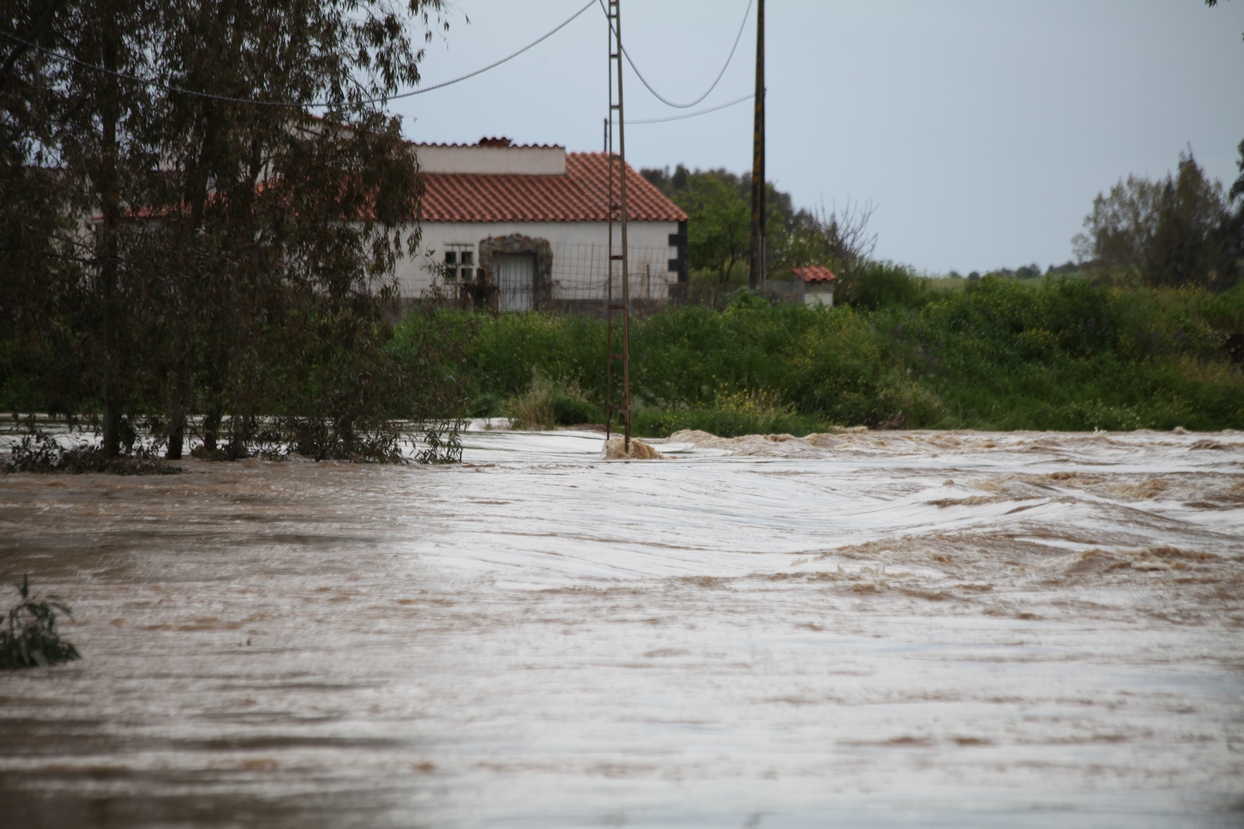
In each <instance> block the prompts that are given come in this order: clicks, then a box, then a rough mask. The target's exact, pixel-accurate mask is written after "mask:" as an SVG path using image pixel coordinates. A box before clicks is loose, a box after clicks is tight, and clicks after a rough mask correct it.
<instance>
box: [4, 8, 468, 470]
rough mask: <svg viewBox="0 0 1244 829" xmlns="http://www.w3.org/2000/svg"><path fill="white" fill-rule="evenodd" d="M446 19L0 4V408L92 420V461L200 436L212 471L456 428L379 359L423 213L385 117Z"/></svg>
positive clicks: (386, 444) (335, 453) (423, 388)
mask: <svg viewBox="0 0 1244 829" xmlns="http://www.w3.org/2000/svg"><path fill="white" fill-rule="evenodd" d="M441 8H442V3H441V2H440V0H411V2H408V3H405V4H392V3H388V2H383V0H313V2H288V0H276V1H274V2H268V3H242V2H236V0H226V1H225V2H221V3H206V4H204V3H195V2H188V0H55V2H38V1H37V0H15V1H14V2H12V3H9V4H7V5H6V7H5V11H4V13H3V15H0V33H9V32H11V33H13V34H12V35H8V34H6V38H7V39H6V40H5V41H4V43H3V46H2V47H0V56H2V57H3V63H4V67H3V71H0V404H2V405H3V406H5V408H8V409H9V410H10V411H25V412H30V411H39V412H52V413H55V414H57V415H61V416H65V417H69V418H73V417H75V416H80V415H81V416H86V417H88V418H91V419H94V420H95V422H96V423H97V424H98V427H99V431H100V435H101V448H102V450H103V455H104V457H105V459H113V458H115V457H116V456H117V455H118V454H121V453H122V452H123V451H124V450H127V449H129V450H130V451H131V452H132V449H133V446H134V438H135V435H136V433H140V432H147V433H151V434H155V435H156V436H158V439H159V442H160V443H161V444H163V448H164V450H165V452H166V454H167V455H168V457H169V458H174V459H175V458H180V457H181V456H182V452H183V449H184V447H185V444H186V437H187V432H188V430H189V429H191V428H194V429H197V430H198V431H199V434H200V436H201V438H202V445H201V451H202V452H204V453H205V454H207V455H208V456H217V457H240V456H244V455H247V454H252V453H255V452H257V451H263V448H264V446H266V445H272V444H274V443H280V444H282V445H287V446H290V445H292V446H294V447H296V448H298V449H299V450H301V451H303V452H306V453H310V454H313V455H315V456H316V457H355V458H369V459H378V460H384V459H392V458H395V457H398V452H397V444H398V442H399V441H401V440H402V439H403V437H404V436H403V435H400V434H398V432H397V431H396V430H395V428H394V424H395V423H397V422H399V420H400V419H404V418H418V419H421V420H427V419H428V418H433V417H437V416H440V415H444V414H446V413H450V414H452V412H453V410H454V407H455V404H456V403H457V402H458V401H457V397H456V394H457V392H456V389H455V387H454V386H453V385H452V384H449V385H446V384H444V383H442V382H440V380H442V379H443V378H438V377H434V376H429V375H425V374H420V373H418V369H419V365H420V364H419V362H418V360H413V359H412V360H399V359H397V358H396V357H395V356H394V355H392V354H390V353H389V352H388V351H386V350H385V348H384V345H385V344H386V343H387V342H388V340H389V335H390V327H389V324H388V321H387V319H388V316H387V315H388V313H389V312H390V310H391V308H392V303H393V300H394V299H395V293H396V284H395V281H394V277H393V265H394V262H395V261H396V258H397V257H398V256H401V255H403V252H404V251H409V250H410V249H411V248H412V247H413V246H414V245H415V243H416V239H417V236H416V235H415V234H412V233H410V230H411V228H412V226H413V224H412V223H413V221H414V217H415V216H416V215H417V205H418V199H419V196H420V193H421V184H420V181H419V178H418V175H417V164H416V160H415V158H414V156H413V154H412V153H411V152H410V150H409V147H408V146H407V145H406V143H405V142H404V141H403V140H402V137H401V125H400V121H399V120H398V119H396V118H393V117H390V116H389V115H388V114H387V113H386V111H385V100H386V97H387V96H388V95H392V94H394V93H396V92H397V91H398V90H399V88H402V87H408V86H410V85H412V84H414V83H415V82H416V81H417V80H418V78H419V72H418V64H419V60H420V58H421V57H422V50H421V49H420V48H419V46H418V44H417V41H416V35H417V34H418V33H419V32H421V31H422V32H423V33H424V34H425V36H427V37H430V36H431V32H432V30H433V28H435V27H436V26H437V25H438V15H439V14H440V11H441ZM441 22H443V21H441ZM312 111H317V112H319V113H321V114H320V116H319V117H313V116H312V114H311V112H312ZM196 415H198V416H200V417H199V418H197V419H196V420H195V421H194V422H192V421H191V418H193V417H194V416H196ZM429 435H431V437H432V440H431V443H432V444H435V442H436V437H437V435H438V433H437V432H435V431H433V432H430V433H429ZM428 448H432V449H433V450H435V449H436V448H437V447H436V446H435V445H432V446H431V447H428V446H425V451H426V450H427V449H428ZM434 454H435V452H434ZM451 454H452V453H451Z"/></svg>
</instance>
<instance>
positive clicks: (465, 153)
mask: <svg viewBox="0 0 1244 829" xmlns="http://www.w3.org/2000/svg"><path fill="white" fill-rule="evenodd" d="M415 154H416V155H417V156H418V157H419V168H420V170H422V171H423V172H425V173H465V174H471V175H489V174H498V173H516V174H520V175H529V176H564V175H565V174H566V148H565V147H480V146H467V147H464V146H460V145H459V146H452V145H450V146H441V145H436V144H417V145H415Z"/></svg>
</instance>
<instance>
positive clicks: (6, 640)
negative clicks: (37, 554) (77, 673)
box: [0, 576, 82, 670]
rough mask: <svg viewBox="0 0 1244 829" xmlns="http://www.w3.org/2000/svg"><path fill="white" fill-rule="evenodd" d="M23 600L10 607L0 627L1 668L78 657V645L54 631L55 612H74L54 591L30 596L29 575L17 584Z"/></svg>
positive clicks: (45, 663)
mask: <svg viewBox="0 0 1244 829" xmlns="http://www.w3.org/2000/svg"><path fill="white" fill-rule="evenodd" d="M18 591H19V592H20V593H21V595H22V600H21V602H19V603H18V604H17V606H16V607H14V608H13V609H12V610H10V611H9V621H8V625H7V626H6V627H5V628H4V629H3V630H0V670H11V669H14V668H33V667H35V666H41V667H44V668H46V667H48V666H49V665H56V664H59V663H61V662H71V661H73V660H75V659H81V658H82V655H81V654H80V653H78V649H77V648H75V647H74V646H73V645H71V644H70V643H69V642H66V641H64V640H62V639H61V638H60V634H59V633H57V631H56V614H57V612H60V613H64V614H65V615H66V616H68V617H70V618H71V619H72V618H73V613H72V612H71V611H70V610H69V608H68V607H67V606H65V605H64V604H62V603H61V601H60V599H59V598H58V597H56V596H53V595H50V594H49V595H48V596H45V597H44V599H43V601H35V600H34V599H32V598H31V597H30V576H26V577H24V578H23V579H22V584H21V586H20V587H19V588H18Z"/></svg>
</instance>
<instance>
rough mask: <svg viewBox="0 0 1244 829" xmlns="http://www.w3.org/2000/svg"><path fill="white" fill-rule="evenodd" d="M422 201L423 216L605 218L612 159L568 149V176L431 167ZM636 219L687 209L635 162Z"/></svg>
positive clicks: (665, 217)
mask: <svg viewBox="0 0 1244 829" xmlns="http://www.w3.org/2000/svg"><path fill="white" fill-rule="evenodd" d="M423 181H424V185H425V187H426V192H425V193H424V196H423V199H422V200H421V202H420V206H419V217H420V219H421V220H423V221H425V222H604V221H608V219H609V216H608V212H607V209H606V201H607V198H608V191H609V164H608V158H607V156H606V155H605V154H604V153H567V155H566V174H565V175H564V176H548V175H522V174H516V173H507V174H464V173H427V174H425V175H424V176H423ZM626 200H627V205H628V210H629V216H630V219H631V220H632V221H640V222H644V221H648V222H680V221H683V220H685V219H686V218H687V214H686V213H684V212H682V210H680V209H678V206H677V205H675V204H674V203H673V202H671V201H670V200H669V199H667V198H666V197H665V196H664V195H662V194H661V191H660V190H657V188H656V187H653V186H652V185H651V184H650V183H649V182H648V181H647V180H645V179H644V178H643V176H641V175H639V174H638V173H636V172H635V171H634V170H633V169H632V168H631V167H629V166H628V167H627V168H626Z"/></svg>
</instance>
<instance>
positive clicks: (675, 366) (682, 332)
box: [395, 264, 1244, 436]
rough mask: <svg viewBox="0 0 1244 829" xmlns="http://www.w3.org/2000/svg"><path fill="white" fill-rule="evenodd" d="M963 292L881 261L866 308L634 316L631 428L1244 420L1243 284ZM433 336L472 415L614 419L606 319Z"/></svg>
mask: <svg viewBox="0 0 1244 829" xmlns="http://www.w3.org/2000/svg"><path fill="white" fill-rule="evenodd" d="M870 281H875V282H876V283H877V284H875V285H869V282H870ZM963 283H964V284H962V285H961V286H959V287H957V288H954V289H948V288H939V287H935V286H933V285H930V284H929V283H928V282H927V281H926V280H923V279H922V278H920V277H917V276H914V275H913V274H911V273H910V272H908V271H906V270H905V269H903V268H900V267H897V266H893V265H887V264H879V265H873V266H870V267H869V268H866V269H864V272H863V274H862V275H861V277H860V278H859V282H858V283H857V287H856V291H857V294H858V296H859V298H860V299H859V300H858V301H857V305H856V306H854V307H852V306H844V307H838V308H817V309H812V308H805V307H801V306H794V305H773V304H770V303H769V302H768V301H766V300H765V299H763V298H761V297H758V296H755V295H752V294H747V293H740V294H738V295H737V296H736V298H735V299H734V301H733V302H732V304H730V306H729V307H728V308H727V309H726V310H725V311H720V312H719V311H714V310H711V309H708V308H704V307H697V306H683V307H671V308H669V309H667V310H665V311H662V312H659V313H657V314H654V315H652V316H651V317H649V318H647V319H643V320H636V321H634V323H633V328H632V346H631V353H632V361H633V364H632V394H633V397H634V401H635V402H634V409H633V425H634V428H635V431H636V433H637V434H640V435H649V436H665V435H668V434H670V433H671V432H673V431H675V430H678V429H686V428H695V429H703V430H705V431H709V432H713V433H715V434H719V435H723V436H729V435H738V434H746V433H765V432H790V433H797V434H806V433H808V432H812V431H820V430H826V429H830V428H833V427H835V426H854V425H862V426H869V427H872V428H975V429H1004V430H1011V429H1037V430H1091V429H1110V430H1130V429H1139V428H1153V429H1171V428H1175V427H1179V426H1182V427H1184V428H1188V429H1195V430H1213V429H1223V428H1244V372H1242V371H1241V361H1240V358H1241V355H1240V354H1239V353H1238V348H1239V341H1240V339H1241V335H1242V334H1244V285H1237V286H1236V287H1235V288H1233V289H1232V290H1230V291H1226V292H1223V293H1219V294H1211V293H1209V292H1207V291H1205V290H1203V289H1199V288H1195V287H1184V288H1163V287H1150V286H1144V285H1135V284H1115V283H1111V282H1110V281H1107V280H1097V281H1090V280H1088V279H1085V278H1077V277H1059V276H1051V277H1049V278H1047V279H1045V280H1044V281H1043V282H1041V283H1039V284H1036V285H1031V284H1025V283H1021V282H1018V281H1015V280H1010V279H1004V278H998V277H993V276H986V277H984V278H982V279H979V280H964V281H963ZM430 329H434V331H435V333H433V332H432V331H431V330H430ZM428 337H433V338H436V339H442V340H455V339H456V340H458V341H459V342H460V349H461V354H462V356H463V361H462V362H461V363H456V364H455V365H454V366H453V368H455V369H456V368H458V367H461V368H462V369H463V371H464V372H465V376H464V377H463V382H464V386H465V393H466V394H467V396H468V398H469V400H470V406H471V409H472V414H473V415H475V416H493V415H508V416H512V417H515V418H517V419H518V420H519V421H521V422H523V423H526V424H531V425H539V426H547V425H550V424H552V423H556V424H561V425H571V424H579V423H582V422H583V421H584V419H585V415H586V414H587V413H588V412H591V413H592V414H593V415H594V416H593V417H592V418H591V419H592V420H594V421H596V422H600V421H601V420H603V415H602V413H601V412H602V408H603V406H602V403H603V376H602V375H603V369H602V367H603V365H604V349H605V331H604V324H603V323H602V322H601V321H599V320H593V319H587V318H583V317H572V316H561V315H556V314H546V313H533V314H526V315H503V316H499V317H489V318H483V317H469V316H468V315H466V314H460V313H457V312H452V311H442V312H439V313H437V314H435V315H422V316H416V317H411V318H408V319H407V320H405V321H404V322H403V323H402V324H401V325H399V326H398V328H397V331H396V337H395V341H396V342H399V343H400V342H405V341H408V340H413V339H422V338H428ZM455 353H458V352H457V351H455ZM448 369H449V367H447V368H446V370H448ZM585 407H587V408H585Z"/></svg>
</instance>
